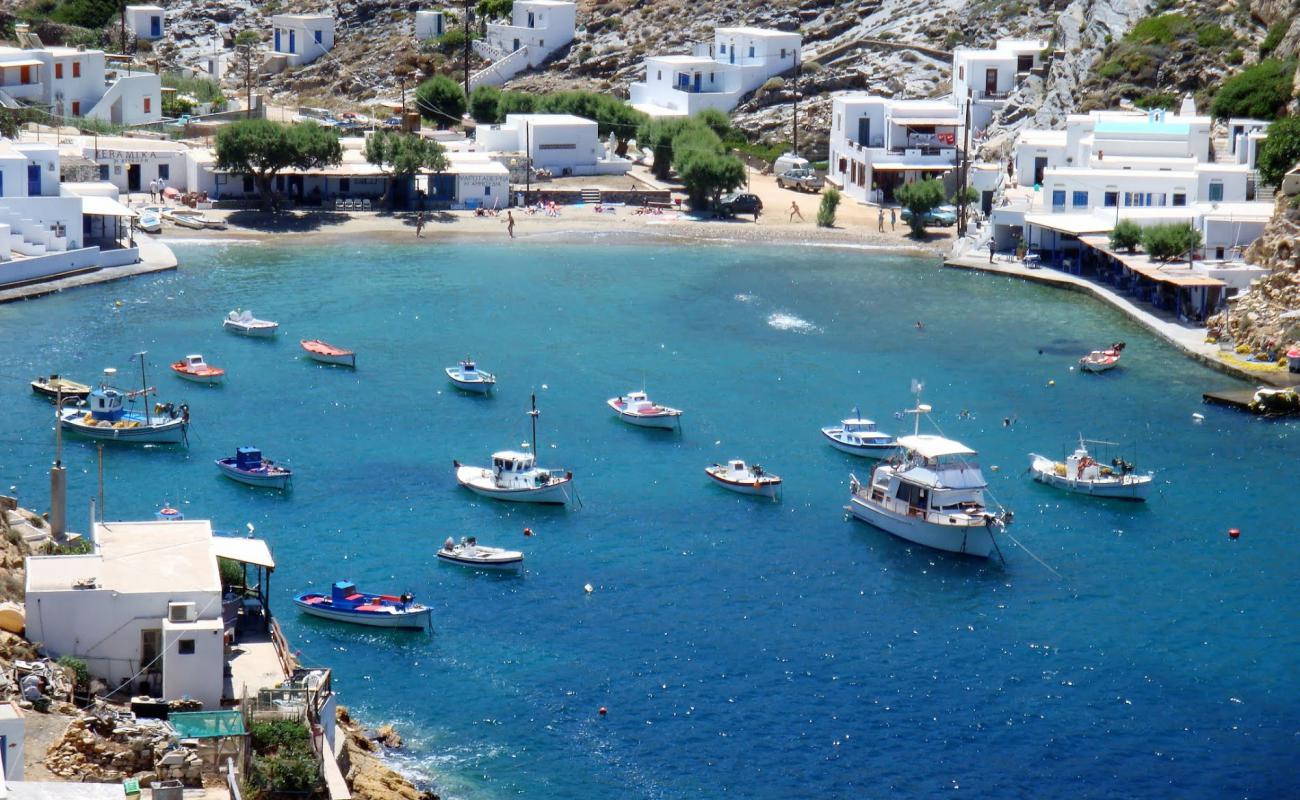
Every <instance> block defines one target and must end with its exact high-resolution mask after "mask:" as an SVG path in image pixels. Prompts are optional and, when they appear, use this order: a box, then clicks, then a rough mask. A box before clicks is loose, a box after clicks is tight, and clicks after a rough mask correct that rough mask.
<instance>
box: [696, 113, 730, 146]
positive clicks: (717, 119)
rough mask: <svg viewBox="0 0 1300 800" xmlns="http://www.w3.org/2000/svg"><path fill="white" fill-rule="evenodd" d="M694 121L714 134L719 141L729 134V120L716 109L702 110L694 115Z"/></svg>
mask: <svg viewBox="0 0 1300 800" xmlns="http://www.w3.org/2000/svg"><path fill="white" fill-rule="evenodd" d="M695 119H697V120H699V121H700V122H701V123H702V124H703V125H704V126H705V127H707V128H708V129H709V130H711V131H713V132H714V133H716V134H717V135H718V138H719V139H723V140H725V139H726V138H727V136H728V134H730V133H731V118H730V117H728V116H727V115H726V113H724V112H722V111H719V110H718V109H716V108H706V109H704V110H703V111H701V112H699V113H697V114H696V115H695Z"/></svg>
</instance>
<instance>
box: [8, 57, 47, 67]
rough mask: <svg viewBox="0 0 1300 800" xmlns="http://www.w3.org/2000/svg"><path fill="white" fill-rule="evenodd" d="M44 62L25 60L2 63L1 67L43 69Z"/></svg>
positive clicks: (31, 59) (32, 59)
mask: <svg viewBox="0 0 1300 800" xmlns="http://www.w3.org/2000/svg"><path fill="white" fill-rule="evenodd" d="M43 66H45V62H44V61H38V60H37V59H34V58H24V59H22V60H21V61H0V67H43Z"/></svg>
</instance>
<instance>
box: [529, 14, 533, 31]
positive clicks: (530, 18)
mask: <svg viewBox="0 0 1300 800" xmlns="http://www.w3.org/2000/svg"><path fill="white" fill-rule="evenodd" d="M528 27H530V28H531V27H533V12H531V11H529V12H528Z"/></svg>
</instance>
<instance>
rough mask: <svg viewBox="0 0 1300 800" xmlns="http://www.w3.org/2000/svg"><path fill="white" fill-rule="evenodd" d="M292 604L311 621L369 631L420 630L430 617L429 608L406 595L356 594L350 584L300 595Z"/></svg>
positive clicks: (348, 582) (341, 583) (335, 584)
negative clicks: (364, 627) (383, 629)
mask: <svg viewBox="0 0 1300 800" xmlns="http://www.w3.org/2000/svg"><path fill="white" fill-rule="evenodd" d="M293 604H294V605H296V606H297V607H298V608H299V609H301V610H302V612H303V613H304V614H310V615H311V616H313V617H320V618H321V619H329V620H333V621H335V622H348V623H351V624H353V625H368V626H370V627H372V628H415V629H423V628H425V627H427V626H428V625H429V622H430V619H431V616H432V615H431V613H430V610H429V607H428V606H424V605H421V604H419V603H417V602H415V598H414V597H412V596H411V594H410V593H409V592H408V593H407V594H403V595H400V596H399V595H392V594H367V593H365V592H358V591H357V585H356V584H355V583H353V582H352V581H337V582H335V583H334V585H333V586H331V587H330V593H329V594H327V595H325V594H321V593H319V592H303V593H302V594H299V595H296V596H295V597H294V598H293Z"/></svg>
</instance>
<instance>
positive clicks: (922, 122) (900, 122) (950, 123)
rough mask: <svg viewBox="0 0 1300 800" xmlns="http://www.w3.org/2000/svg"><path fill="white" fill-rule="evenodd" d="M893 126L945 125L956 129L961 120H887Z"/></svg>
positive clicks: (921, 118) (927, 118)
mask: <svg viewBox="0 0 1300 800" xmlns="http://www.w3.org/2000/svg"><path fill="white" fill-rule="evenodd" d="M889 121H890V122H892V123H894V124H895V125H903V126H909V127H910V126H912V125H946V126H949V127H953V128H955V127H957V126H958V125H960V124H961V120H959V119H954V118H953V117H901V118H900V117H893V118H891V119H890V120H889Z"/></svg>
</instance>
